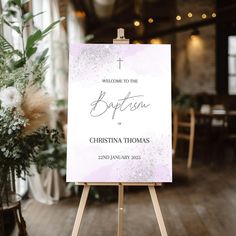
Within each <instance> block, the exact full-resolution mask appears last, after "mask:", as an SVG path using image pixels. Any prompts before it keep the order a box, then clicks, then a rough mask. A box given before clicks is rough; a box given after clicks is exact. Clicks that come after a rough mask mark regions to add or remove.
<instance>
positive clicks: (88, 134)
mask: <svg viewBox="0 0 236 236" xmlns="http://www.w3.org/2000/svg"><path fill="white" fill-rule="evenodd" d="M170 55H171V53H170V45H137V44H135V45H134V44H127V45H117V44H74V45H72V46H71V47H70V72H69V98H68V139H67V142H68V148H67V181H69V182H171V181H172V147H171V56H170Z"/></svg>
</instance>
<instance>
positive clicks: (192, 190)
mask: <svg viewBox="0 0 236 236" xmlns="http://www.w3.org/2000/svg"><path fill="white" fill-rule="evenodd" d="M6 2H7V1H6V0H1V5H0V12H2V11H3V9H4V6H5V4H6ZM28 8H29V9H28V10H30V11H33V13H34V14H37V13H38V12H41V11H43V12H44V14H43V15H39V16H37V17H36V18H35V19H34V20H33V22H32V25H31V26H30V27H32V28H38V29H43V28H45V26H47V25H48V24H49V23H51V22H53V21H55V20H57V19H59V18H60V17H63V16H64V17H65V20H63V21H62V23H61V24H60V25H59V26H57V27H56V28H55V29H54V30H53V31H52V32H51V33H50V35H49V36H48V37H47V38H45V39H44V40H43V42H42V43H41V44H40V45H39V48H40V47H42V48H44V47H48V48H49V60H48V63H47V64H48V70H47V73H46V75H45V77H46V80H45V83H44V86H45V88H46V89H47V91H48V93H49V94H50V95H51V96H53V97H54V98H55V101H56V102H55V105H54V106H53V108H52V121H51V123H52V126H54V127H57V128H58V129H59V130H61V133H62V136H63V139H62V140H63V141H62V143H61V144H57V145H54V144H51V143H50V142H49V143H48V144H47V145H46V146H45V150H44V151H42V153H41V154H40V155H41V157H42V158H50V159H51V160H52V162H53V163H54V169H49V168H44V169H42V170H39V169H38V168H37V167H31V172H32V173H33V174H32V175H31V176H28V177H27V178H26V180H22V179H17V182H16V187H17V192H18V193H19V194H21V195H22V196H23V200H22V214H23V217H24V218H25V221H26V225H27V231H28V234H29V235H34V236H41V235H44V236H49V235H50V236H54V235H55V236H67V235H70V234H71V231H72V227H73V223H74V220H75V214H76V210H77V206H78V203H79V197H80V194H81V190H82V188H81V187H78V186H75V185H74V184H71V183H69V184H68V183H65V176H66V171H65V165H66V125H67V85H68V63H69V61H68V60H69V59H68V55H69V44H71V43H74V42H76V43H79V42H80V43H112V40H113V39H114V38H116V31H117V28H124V29H125V36H126V38H128V39H130V43H131V44H171V51H172V54H171V57H172V62H171V64H172V118H173V119H172V121H173V122H172V127H173V128H172V134H173V183H172V184H164V185H163V186H161V187H157V189H156V190H157V194H158V196H159V201H160V205H161V209H162V212H163V217H164V220H165V223H166V227H167V231H168V233H169V235H170V236H171V235H173V236H174V235H179V236H185V235H190V236H192V235H196V236H199V235H201V236H205V235H212V236H217V235H219V236H222V235H227V236H234V235H236V224H235V223H236V218H235V211H236V14H235V12H236V2H235V0H224V1H223V0H198V1H194V0H188V1H186V0H71V1H69V0H41V1H38V0H32V1H30V2H29V4H28ZM29 31H30V30H29ZM0 32H1V34H2V35H4V36H5V37H6V38H7V39H8V40H9V42H11V43H12V44H14V45H16V47H17V45H18V46H19V47H20V44H21V42H20V41H19V39H18V38H17V37H16V35H15V32H14V31H12V30H11V29H10V28H9V27H7V26H6V25H4V27H3V26H2V25H1V28H0ZM28 33H30V32H28ZM26 34H27V33H26ZM78 169H79V167H78ZM125 192H126V194H125V204H126V210H125V229H124V231H125V235H127V236H132V235H135V236H139V235H140V236H153V235H160V232H159V229H158V225H157V222H156V219H155V214H154V211H153V207H152V203H151V199H150V196H149V195H148V191H147V189H146V188H141V187H127V188H125ZM5 217H6V220H5V224H6V226H5V228H6V229H8V231H9V234H6V235H13V236H14V235H17V233H18V227H17V226H15V224H14V217H12V216H11V214H9V215H6V216H5ZM116 220H117V188H116V187H114V188H113V187H93V188H92V191H91V193H90V195H89V203H88V207H87V208H86V211H85V215H84V218H83V221H82V226H81V235H86V236H90V235H91V236H96V235H102V236H112V235H116V227H117V221H116Z"/></svg>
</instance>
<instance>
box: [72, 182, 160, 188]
mask: <svg viewBox="0 0 236 236" xmlns="http://www.w3.org/2000/svg"><path fill="white" fill-rule="evenodd" d="M75 185H79V186H86V185H89V186H119V185H122V186H154V187H155V186H162V183H134V182H127V183H123V182H121V183H117V182H113V183H111V182H88V183H84V182H82V183H81V182H78V183H75Z"/></svg>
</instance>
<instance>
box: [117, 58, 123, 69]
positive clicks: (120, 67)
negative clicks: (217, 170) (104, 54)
mask: <svg viewBox="0 0 236 236" xmlns="http://www.w3.org/2000/svg"><path fill="white" fill-rule="evenodd" d="M117 61H118V62H119V69H121V62H122V61H123V60H121V59H120V58H119V60H117Z"/></svg>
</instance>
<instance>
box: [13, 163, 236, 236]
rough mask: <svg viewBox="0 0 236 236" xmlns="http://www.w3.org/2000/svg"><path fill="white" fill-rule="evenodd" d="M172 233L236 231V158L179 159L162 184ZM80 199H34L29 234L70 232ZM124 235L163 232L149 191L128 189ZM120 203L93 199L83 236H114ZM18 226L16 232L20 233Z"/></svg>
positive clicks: (27, 212) (28, 206)
mask: <svg viewBox="0 0 236 236" xmlns="http://www.w3.org/2000/svg"><path fill="white" fill-rule="evenodd" d="M157 193H158V197H159V202H160V204H161V209H162V213H163V216H164V220H165V223H166V227H167V231H168V234H169V236H187V235H189V236H207V235H209V236H210V235H211V236H235V235H236V164H231V165H218V166H213V167H206V165H204V164H202V163H201V164H200V163H199V164H196V163H194V166H193V169H192V170H190V171H187V170H186V167H185V162H183V161H177V163H175V165H174V182H173V184H165V185H164V186H163V187H158V188H157ZM78 202H79V199H78V198H71V199H65V200H62V201H60V202H59V203H58V204H55V205H52V206H47V205H43V204H40V203H37V202H35V201H33V200H29V201H27V202H26V203H25V204H24V208H23V215H24V217H25V220H26V222H27V229H28V233H29V236H68V235H71V231H72V227H73V223H74V219H75V214H76V210H77V206H78ZM125 205H126V211H125V230H124V235H125V236H155V235H160V233H159V229H158V226H157V222H156V219H155V215H154V211H153V207H152V204H151V200H150V196H149V194H148V191H147V190H145V189H141V190H140V191H135V192H129V193H127V194H126V195H125ZM116 228H117V204H116V203H115V202H114V203H90V204H89V205H88V206H87V208H86V211H85V214H84V218H83V221H82V226H81V234H80V235H81V236H115V235H116ZM16 235H17V233H16V230H15V233H14V234H13V236H16Z"/></svg>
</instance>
